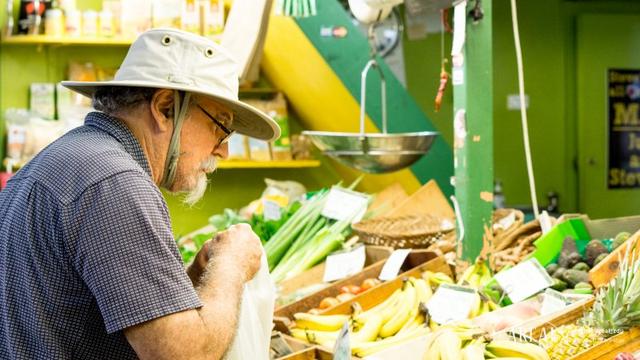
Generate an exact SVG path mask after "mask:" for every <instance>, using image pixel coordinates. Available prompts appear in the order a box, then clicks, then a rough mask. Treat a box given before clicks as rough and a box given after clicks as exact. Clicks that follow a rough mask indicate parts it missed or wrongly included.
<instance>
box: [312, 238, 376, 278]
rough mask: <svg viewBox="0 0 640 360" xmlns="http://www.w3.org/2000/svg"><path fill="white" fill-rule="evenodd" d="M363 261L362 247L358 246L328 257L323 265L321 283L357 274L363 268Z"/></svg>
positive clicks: (364, 255) (364, 258) (364, 256)
mask: <svg viewBox="0 0 640 360" xmlns="http://www.w3.org/2000/svg"><path fill="white" fill-rule="evenodd" d="M365 260H366V254H365V252H364V246H358V247H357V248H355V249H353V250H351V251H348V252H341V253H337V254H333V255H329V256H328V257H327V260H326V262H325V264H324V276H323V277H322V281H324V282H329V281H335V280H340V279H344V278H346V277H347V276H351V275H353V274H357V273H359V272H360V271H362V269H363V268H364V262H365Z"/></svg>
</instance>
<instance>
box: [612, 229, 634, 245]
mask: <svg viewBox="0 0 640 360" xmlns="http://www.w3.org/2000/svg"><path fill="white" fill-rule="evenodd" d="M630 237H631V234H630V233H628V232H626V231H623V232H621V233H619V234H618V235H616V237H615V238H614V239H613V242H612V243H611V247H612V248H613V249H615V248H617V247H619V246H620V245H622V244H623V243H624V242H625V241H627V239H628V238H630Z"/></svg>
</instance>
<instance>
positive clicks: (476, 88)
mask: <svg viewBox="0 0 640 360" xmlns="http://www.w3.org/2000/svg"><path fill="white" fill-rule="evenodd" d="M473 6H475V1H470V2H469V4H468V6H467V11H466V13H467V24H466V41H465V45H464V48H463V51H462V58H460V57H458V58H457V59H456V57H455V56H454V58H453V59H452V64H453V68H452V81H453V106H454V169H455V170H454V171H455V178H454V185H455V196H456V199H457V202H458V205H459V210H460V214H459V217H460V218H461V220H462V224H463V226H464V239H463V240H462V258H463V259H464V260H468V261H471V260H474V259H475V258H476V257H477V256H478V255H479V254H480V251H481V250H482V245H483V242H482V235H483V233H484V226H485V225H487V226H489V224H490V222H491V213H492V209H493V86H492V81H493V60H492V54H491V51H492V49H491V27H492V25H491V22H492V0H484V1H482V10H483V12H484V18H483V19H482V20H480V21H479V22H477V23H473V19H472V18H471V17H470V16H469V15H468V14H469V11H471V9H472V8H473ZM459 230H460V229H459Z"/></svg>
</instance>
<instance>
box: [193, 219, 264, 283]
mask: <svg viewBox="0 0 640 360" xmlns="http://www.w3.org/2000/svg"><path fill="white" fill-rule="evenodd" d="M220 255H222V256H225V257H230V258H231V259H233V262H234V263H236V264H237V266H238V268H239V271H240V273H241V274H244V275H243V278H244V279H245V280H244V281H245V282H246V281H249V280H251V279H252V278H253V276H254V275H255V273H256V272H257V271H258V269H260V256H261V255H262V245H261V243H260V239H259V238H258V236H257V235H256V234H255V233H254V232H253V230H251V226H249V225H248V224H237V225H232V226H231V227H229V229H227V230H226V231H222V232H219V233H218V234H217V235H216V236H215V237H214V238H213V239H212V240H209V241H207V242H205V243H204V245H203V246H202V248H201V249H200V251H198V254H197V255H196V257H195V259H194V260H193V263H192V264H191V265H190V266H189V268H188V269H187V274H189V278H190V279H191V282H193V284H194V286H199V285H200V278H201V277H202V274H203V273H204V271H205V269H206V268H207V264H209V261H210V260H211V259H214V258H215V257H216V256H220Z"/></svg>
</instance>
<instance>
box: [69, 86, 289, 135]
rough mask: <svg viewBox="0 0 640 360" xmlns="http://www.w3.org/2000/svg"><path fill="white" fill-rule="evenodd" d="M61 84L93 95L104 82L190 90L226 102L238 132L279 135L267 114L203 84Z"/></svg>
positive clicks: (233, 124)
mask: <svg viewBox="0 0 640 360" xmlns="http://www.w3.org/2000/svg"><path fill="white" fill-rule="evenodd" d="M62 86H64V87H66V88H67V89H69V90H72V91H75V92H77V93H79V94H82V95H84V96H87V97H89V98H92V97H93V94H94V93H95V92H96V91H97V90H98V89H99V88H101V87H105V86H128V87H149V88H159V89H172V90H181V91H188V92H191V93H196V94H199V95H203V96H206V97H209V98H211V99H213V100H215V101H217V102H219V103H221V104H222V105H225V106H227V107H228V108H229V109H230V110H231V111H233V113H234V118H233V123H232V125H231V129H232V130H235V131H236V132H237V133H239V134H243V135H247V136H250V137H252V138H256V139H260V140H265V141H273V140H276V139H277V138H279V137H280V127H279V126H278V124H277V123H276V122H275V121H274V120H273V119H272V118H271V117H269V116H268V115H267V114H265V113H263V112H262V111H260V110H258V109H256V108H255V107H253V106H251V105H248V104H245V103H243V102H241V101H238V100H234V99H229V98H226V97H223V96H219V95H216V94H212V93H207V92H203V91H202V89H201V88H196V87H195V86H188V85H181V84H175V85H173V84H155V83H150V82H147V81H139V82H136V81H117V80H112V81H63V82H62Z"/></svg>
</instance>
